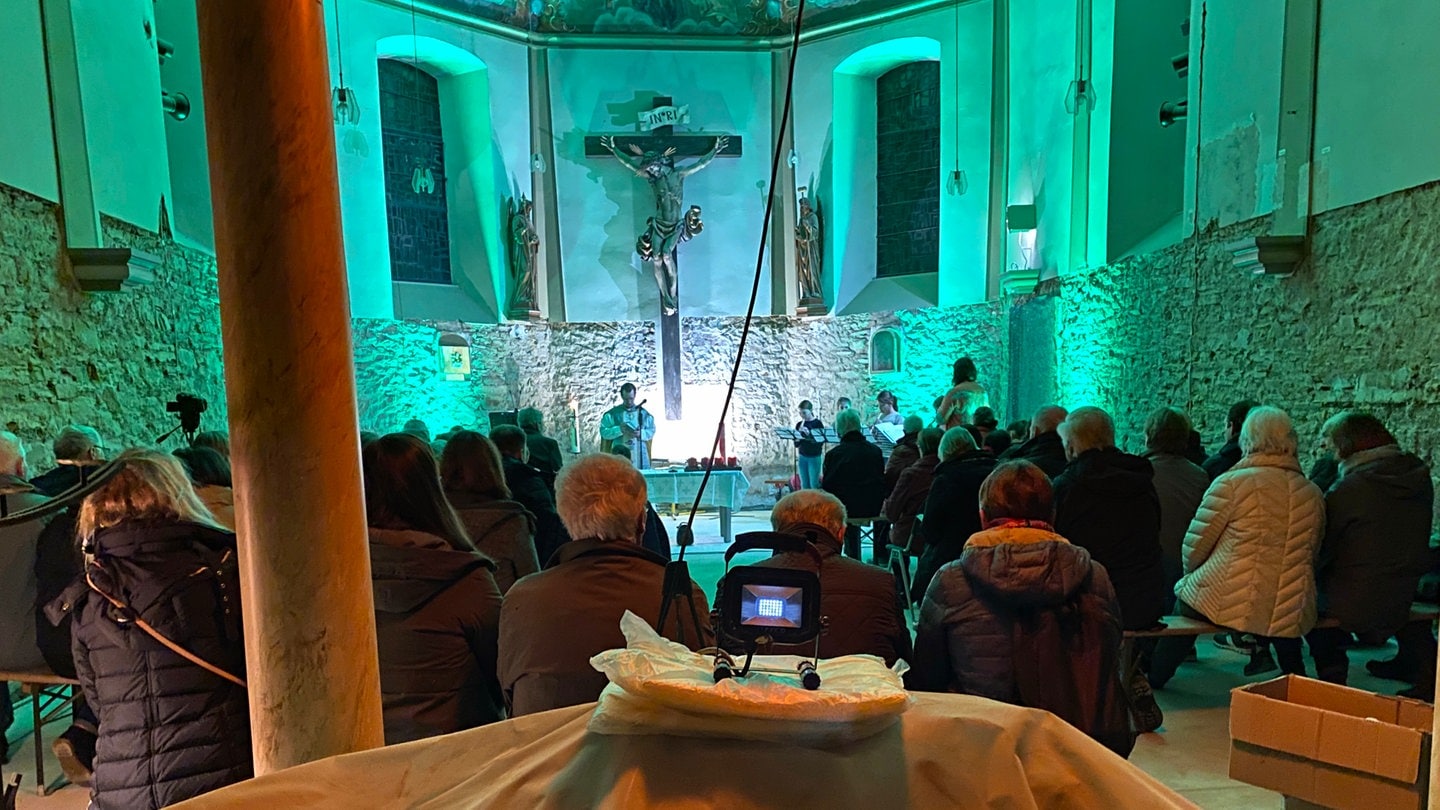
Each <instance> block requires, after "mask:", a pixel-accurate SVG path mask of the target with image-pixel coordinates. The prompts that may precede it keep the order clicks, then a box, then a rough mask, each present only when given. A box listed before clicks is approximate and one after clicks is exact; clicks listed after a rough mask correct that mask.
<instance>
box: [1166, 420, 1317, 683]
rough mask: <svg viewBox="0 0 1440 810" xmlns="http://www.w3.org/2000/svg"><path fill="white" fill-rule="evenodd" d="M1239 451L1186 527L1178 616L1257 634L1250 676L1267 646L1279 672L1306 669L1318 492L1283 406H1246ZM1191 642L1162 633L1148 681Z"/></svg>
mask: <svg viewBox="0 0 1440 810" xmlns="http://www.w3.org/2000/svg"><path fill="white" fill-rule="evenodd" d="M1240 449H1241V451H1242V453H1243V456H1242V458H1241V459H1240V462H1239V463H1238V464H1236V465H1235V466H1234V467H1233V468H1231V470H1230V471H1229V472H1227V473H1225V474H1223V475H1221V476H1220V477H1219V478H1216V479H1215V481H1214V482H1213V483H1211V485H1210V488H1209V489H1208V490H1206V492H1205V498H1204V500H1203V501H1202V502H1201V504H1200V509H1199V511H1197V512H1196V514H1195V519H1194V520H1192V521H1191V522H1190V529H1189V530H1188V531H1187V532H1186V535H1185V544H1184V549H1183V552H1182V553H1183V557H1184V559H1183V564H1184V576H1182V577H1181V579H1180V581H1179V583H1177V584H1176V585H1175V595H1176V596H1177V597H1178V598H1179V600H1180V604H1179V612H1180V614H1181V615H1185V616H1190V617H1192V618H1197V619H1203V620H1205V621H1209V622H1211V623H1213V624H1218V625H1220V626H1222V627H1228V628H1231V629H1233V630H1236V631H1238V632H1242V633H1250V634H1253V635H1254V636H1256V637H1257V639H1259V641H1260V643H1261V648H1260V650H1259V651H1258V652H1257V654H1256V656H1255V658H1254V660H1252V662H1251V664H1250V665H1249V666H1247V667H1246V674H1252V675H1253V674H1257V673H1259V672H1264V671H1266V670H1268V669H1273V668H1274V662H1273V659H1270V658H1269V651H1268V648H1269V647H1270V646H1273V647H1274V649H1275V656H1276V657H1277V658H1278V659H1279V661H1280V669H1281V670H1282V671H1283V672H1285V673H1287V674H1289V673H1293V674H1297V675H1304V674H1305V661H1304V658H1303V657H1302V653H1301V651H1302V647H1301V641H1300V637H1301V636H1303V635H1304V634H1305V633H1307V632H1309V631H1310V629H1311V628H1313V627H1314V626H1315V621H1316V615H1317V609H1316V600H1317V597H1316V588H1315V557H1316V554H1317V553H1318V552H1319V548H1320V539H1321V537H1322V536H1323V535H1324V531H1325V499H1324V495H1323V494H1322V493H1321V492H1320V488H1319V487H1317V486H1315V485H1314V484H1312V483H1311V482H1310V481H1308V480H1307V479H1306V478H1305V474H1304V473H1303V472H1302V471H1301V469H1300V461H1299V458H1298V457H1297V450H1298V440H1297V438H1296V436H1295V429H1294V426H1293V425H1292V424H1291V421H1290V417H1289V416H1288V415H1287V414H1286V413H1285V412H1284V411H1282V410H1280V409H1279V408H1275V407H1270V406H1265V407H1259V408H1254V409H1252V410H1251V411H1250V413H1249V415H1248V416H1247V417H1246V418H1245V423H1244V425H1243V426H1242V427H1241V428H1240ZM1194 644H1195V640H1194V638H1193V637H1185V638H1166V639H1161V641H1160V643H1159V645H1158V646H1157V647H1156V650H1155V653H1154V656H1153V659H1152V662H1151V669H1150V681H1151V685H1152V686H1154V687H1156V688H1159V687H1160V686H1163V685H1164V684H1165V682H1166V681H1168V680H1169V679H1170V677H1171V676H1173V675H1174V674H1175V669H1176V668H1177V667H1178V666H1179V664H1180V662H1181V661H1183V660H1184V659H1185V656H1186V655H1188V654H1189V651H1190V649H1191V648H1193V647H1194Z"/></svg>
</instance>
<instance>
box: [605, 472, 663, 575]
mask: <svg viewBox="0 0 1440 810" xmlns="http://www.w3.org/2000/svg"><path fill="white" fill-rule="evenodd" d="M610 452H611V453H612V454H614V455H617V456H619V457H620V458H623V459H627V460H629V461H630V462H631V463H634V459H633V458H631V457H630V447H629V446H628V445H625V444H614V445H612V446H611V447H610ZM640 547H641V548H643V549H645V550H646V551H653V552H655V553H656V554H658V555H660V557H661V558H662V559H664V560H665V562H670V532H669V531H667V530H666V529H665V522H664V521H662V520H661V519H660V514H659V513H658V512H656V511H655V505H654V504H652V503H650V500H649V498H648V496H647V498H646V500H645V536H644V537H642V538H640Z"/></svg>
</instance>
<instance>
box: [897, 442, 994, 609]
mask: <svg viewBox="0 0 1440 810" xmlns="http://www.w3.org/2000/svg"><path fill="white" fill-rule="evenodd" d="M940 458H941V461H940V466H938V467H936V468H935V481H934V483H932V484H931V485H930V495H929V496H928V497H927V498H926V499H925V509H924V511H923V514H924V515H925V519H924V520H923V521H921V522H920V535H921V537H922V539H923V540H924V543H925V552H924V553H923V554H921V555H920V561H919V562H917V563H916V564H915V581H914V582H913V583H912V584H911V587H910V594H911V596H912V597H914V599H915V601H916V602H919V601H920V599H921V597H923V596H924V595H925V589H926V588H928V587H930V580H931V579H933V578H934V576H935V572H936V571H939V570H940V567H941V566H943V565H945V564H946V563H948V562H953V561H955V560H958V559H959V558H960V552H961V551H962V550H964V548H965V542H966V541H967V540H969V539H970V535H972V534H974V533H976V532H978V531H980V485H981V484H982V483H984V481H985V477H986V476H987V475H989V474H990V472H991V471H992V470H994V469H995V457H994V456H992V455H990V454H989V453H987V452H985V451H983V450H980V449H979V448H977V447H976V446H975V437H974V436H972V435H971V434H970V431H968V430H966V429H965V428H964V427H953V428H950V429H949V430H947V431H945V435H944V436H943V437H941V439H940Z"/></svg>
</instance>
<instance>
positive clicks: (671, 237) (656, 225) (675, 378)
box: [585, 96, 740, 419]
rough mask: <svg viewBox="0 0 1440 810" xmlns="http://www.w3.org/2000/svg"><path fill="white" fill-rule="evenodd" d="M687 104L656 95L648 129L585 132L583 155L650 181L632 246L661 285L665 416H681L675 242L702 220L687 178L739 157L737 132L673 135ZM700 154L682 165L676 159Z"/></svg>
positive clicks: (645, 122) (644, 117) (644, 121)
mask: <svg viewBox="0 0 1440 810" xmlns="http://www.w3.org/2000/svg"><path fill="white" fill-rule="evenodd" d="M688 117H689V113H688V109H687V108H684V107H680V108H676V107H675V106H673V102H672V100H671V99H670V98H669V97H668V96H657V97H656V98H655V101H654V103H653V104H652V106H651V109H650V110H648V111H646V112H643V113H641V114H640V120H641V125H642V127H645V128H648V129H650V132H651V134H649V135H618V136H617V135H589V136H586V138H585V156H586V157H613V158H615V159H617V160H619V161H620V163H621V165H623V166H625V168H627V169H629V170H630V171H631V172H633V173H635V174H636V175H637V176H639V177H641V178H642V179H644V180H645V181H646V182H647V183H649V184H650V189H651V191H652V192H653V193H654V195H655V211H654V213H653V214H651V216H650V218H649V220H648V221H647V222H646V226H645V232H644V233H642V234H640V236H639V238H638V239H636V241H635V252H636V253H637V254H639V256H640V258H641V260H642V261H645V262H649V264H650V266H651V269H652V270H654V272H655V283H656V285H657V286H658V287H659V289H660V367H661V374H662V378H663V380H664V387H665V418H666V419H679V418H680V416H681V398H680V312H679V308H680V302H679V298H680V284H679V274H678V272H677V271H678V268H679V256H678V252H679V251H678V248H679V245H680V243H681V242H688V241H690V240H691V239H692V238H694V237H695V235H696V234H698V233H700V231H701V230H702V228H703V227H704V223H703V222H702V221H701V219H700V206H698V205H692V206H690V207H689V209H687V210H685V211H684V213H683V214H682V213H681V209H682V208H683V206H684V194H685V178H686V177H689V176H690V175H692V174H694V173H696V172H698V171H700V170H701V169H704V168H705V167H706V166H708V165H710V161H712V160H714V159H715V158H717V157H739V156H740V137H739V136H738V135H737V136H734V137H731V136H728V135H719V136H716V135H692V134H684V135H676V134H674V124H675V123H676V122H680V123H684V122H685V121H687V120H688ZM691 157H693V158H698V159H697V160H695V161H694V162H692V163H689V164H686V165H676V160H677V159H684V158H691Z"/></svg>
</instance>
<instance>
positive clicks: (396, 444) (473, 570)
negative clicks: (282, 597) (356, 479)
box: [361, 433, 505, 745]
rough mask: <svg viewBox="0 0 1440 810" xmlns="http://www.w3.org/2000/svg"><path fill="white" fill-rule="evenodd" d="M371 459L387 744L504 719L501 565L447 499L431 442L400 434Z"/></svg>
mask: <svg viewBox="0 0 1440 810" xmlns="http://www.w3.org/2000/svg"><path fill="white" fill-rule="evenodd" d="M361 455H362V457H363V459H364V462H365V515H366V521H367V522H368V524H369V526H370V576H371V579H372V581H373V585H374V594H375V635H376V641H377V643H378V645H379V652H380V697H381V701H382V703H383V706H384V711H385V742H386V744H387V745H393V744H395V743H399V742H409V741H411V740H418V739H422V738H424V737H434V736H438V735H440V734H449V733H451V732H453V731H463V730H465V729H468V728H474V727H476V726H481V725H485V724H486V723H493V722H495V721H497V720H503V719H504V718H505V708H504V707H505V702H504V701H505V697H504V695H503V694H502V693H501V691H500V681H499V680H498V679H497V677H496V674H495V667H496V657H497V652H496V645H497V642H498V636H499V632H500V589H499V588H498V587H497V586H496V584H495V577H494V573H493V572H494V571H495V563H494V562H493V561H491V560H490V559H489V558H488V557H486V556H484V555H483V554H480V553H479V552H477V551H476V550H475V546H474V544H472V543H471V542H470V538H469V537H468V536H467V535H466V534H465V529H464V528H463V526H462V525H461V523H460V518H459V517H457V516H456V514H455V510H454V509H452V508H451V507H450V504H449V503H448V502H447V501H446V500H445V494H444V492H443V491H442V490H441V489H440V477H439V475H438V470H437V469H436V467H435V457H434V455H432V454H431V452H430V448H429V447H428V446H427V445H426V444H425V443H424V442H422V441H421V440H419V439H418V438H416V437H414V436H411V435H408V434H405V433H392V434H390V435H388V436H382V437H381V438H379V439H377V440H375V441H373V442H371V443H370V444H369V445H366V447H365V450H364V451H363V452H362V453H361Z"/></svg>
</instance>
